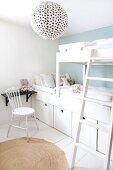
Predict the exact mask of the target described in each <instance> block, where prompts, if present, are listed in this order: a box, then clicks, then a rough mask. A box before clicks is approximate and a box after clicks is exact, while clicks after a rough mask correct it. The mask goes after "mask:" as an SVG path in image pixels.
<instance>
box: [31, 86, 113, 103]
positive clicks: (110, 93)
mask: <svg viewBox="0 0 113 170" xmlns="http://www.w3.org/2000/svg"><path fill="white" fill-rule="evenodd" d="M34 87H35V90H36V91H38V90H40V91H43V92H46V93H50V94H55V93H56V88H48V87H43V86H37V85H35V86H34ZM72 89H73V86H61V87H60V96H64V97H66V98H67V99H68V98H72V99H75V98H76V99H81V96H82V93H83V87H82V86H81V90H80V93H74V92H73V90H72ZM87 96H88V97H90V98H94V99H97V100H102V101H105V102H110V101H111V100H112V98H113V90H112V89H109V88H105V87H93V86H89V88H88V93H87Z"/></svg>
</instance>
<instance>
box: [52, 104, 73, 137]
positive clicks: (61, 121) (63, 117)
mask: <svg viewBox="0 0 113 170" xmlns="http://www.w3.org/2000/svg"><path fill="white" fill-rule="evenodd" d="M54 128H56V129H58V130H59V131H61V132H63V133H65V134H67V135H68V136H71V112H70V111H68V110H65V109H63V108H59V107H56V106H55V107H54Z"/></svg>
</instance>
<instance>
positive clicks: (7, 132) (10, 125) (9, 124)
mask: <svg viewBox="0 0 113 170" xmlns="http://www.w3.org/2000/svg"><path fill="white" fill-rule="evenodd" d="M13 117H14V115H12V117H11V121H10V124H9V127H8V131H7V138H8V136H9V132H10V129H11V126H12V122H13Z"/></svg>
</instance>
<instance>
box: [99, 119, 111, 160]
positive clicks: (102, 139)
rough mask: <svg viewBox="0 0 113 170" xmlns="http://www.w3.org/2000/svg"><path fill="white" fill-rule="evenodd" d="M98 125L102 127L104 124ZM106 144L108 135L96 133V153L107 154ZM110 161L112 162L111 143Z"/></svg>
mask: <svg viewBox="0 0 113 170" xmlns="http://www.w3.org/2000/svg"><path fill="white" fill-rule="evenodd" d="M99 125H103V126H104V125H106V124H105V123H102V122H99ZM107 143H108V133H105V132H102V131H98V151H99V152H102V153H104V154H106V153H107ZM111 160H112V161H113V141H112V151H111Z"/></svg>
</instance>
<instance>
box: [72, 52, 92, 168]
mask: <svg viewBox="0 0 113 170" xmlns="http://www.w3.org/2000/svg"><path fill="white" fill-rule="evenodd" d="M93 52H94V51H93V50H92V51H91V55H92V54H93ZM91 63H92V61H91V60H89V61H88V63H87V70H86V77H88V75H89V72H90V66H91ZM86 77H85V80H84V87H83V96H82V107H81V110H80V117H79V119H82V117H83V114H84V108H85V100H84V97H85V96H86V94H87V89H88V81H89V80H87V79H86ZM81 126H82V124H81V123H80V122H79V124H78V128H77V135H76V138H75V143H78V142H79V138H80V131H81ZM76 152H77V147H76V145H75V146H74V150H73V158H72V163H71V167H72V168H73V167H74V164H75V159H76Z"/></svg>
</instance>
